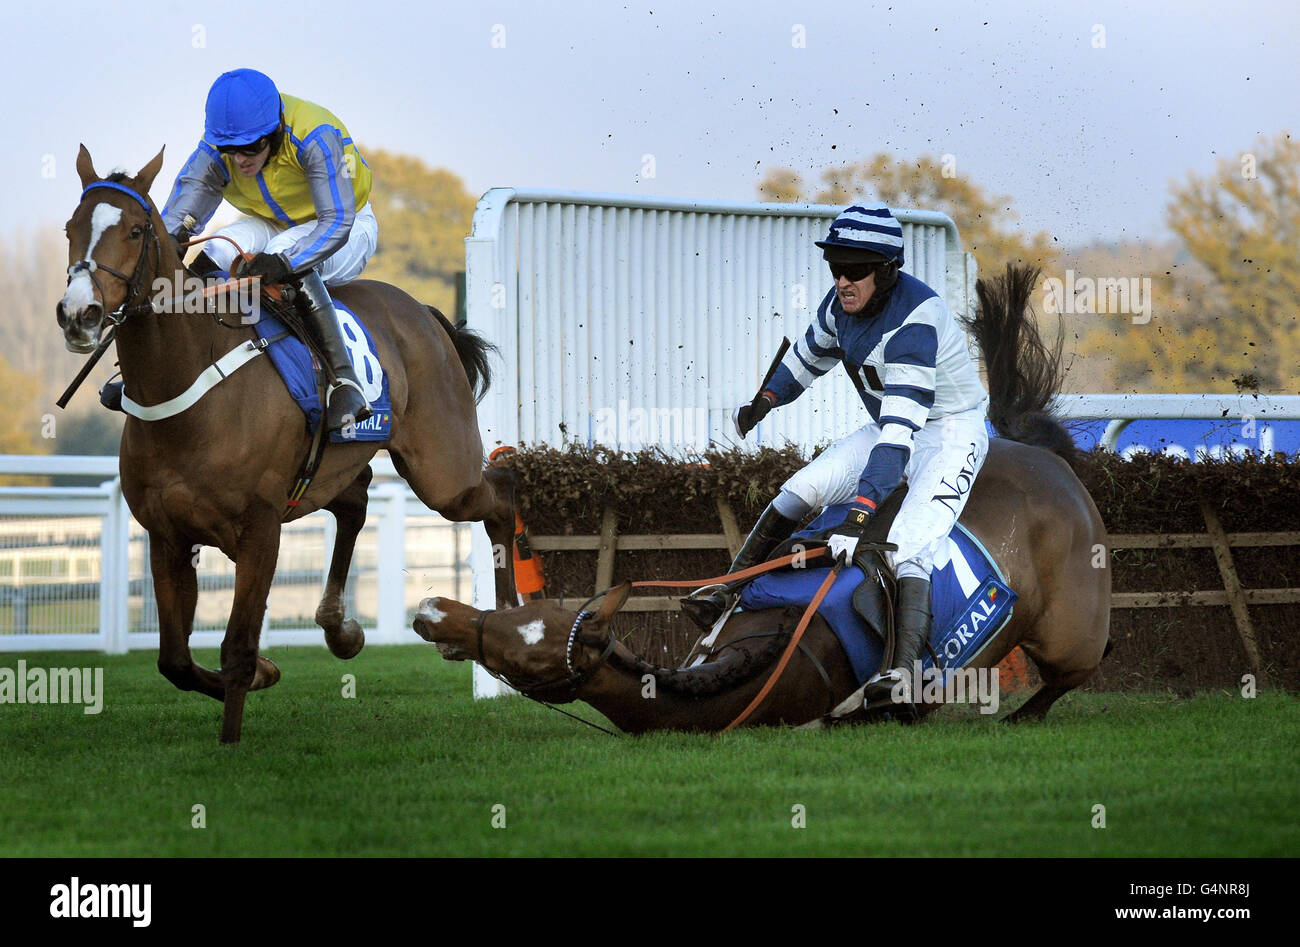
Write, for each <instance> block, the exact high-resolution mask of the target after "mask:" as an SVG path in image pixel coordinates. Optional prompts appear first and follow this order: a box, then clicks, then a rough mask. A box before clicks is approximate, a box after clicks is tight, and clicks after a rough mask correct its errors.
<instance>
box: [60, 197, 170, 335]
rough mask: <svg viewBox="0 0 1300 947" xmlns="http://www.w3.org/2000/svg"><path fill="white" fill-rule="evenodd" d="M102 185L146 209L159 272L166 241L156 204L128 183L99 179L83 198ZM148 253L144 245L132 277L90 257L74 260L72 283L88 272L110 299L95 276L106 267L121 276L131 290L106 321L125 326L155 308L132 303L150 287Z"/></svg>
mask: <svg viewBox="0 0 1300 947" xmlns="http://www.w3.org/2000/svg"><path fill="white" fill-rule="evenodd" d="M101 187H102V188H110V189H112V190H114V191H119V192H121V193H122V194H126V195H127V196H128V197H130V198H132V199H133V200H134V201H135V202H136V203H137V204H139V205H140V206H141V207H143V208H144V214H145V221H146V223H145V228H144V238H145V242H146V243H149V244H151V245H152V249H153V257H154V272H155V273H156V272H157V271H158V267H160V266H162V244H161V242H160V241H159V239H158V233H157V231H156V230H154V226H153V205H152V204H150V203H149V199H148V198H146V197H142V196H140V195H139V194H137V193H136V192H135V191H133V190H131V188H129V187H127V186H126V185H124V184H118V183H117V182H116V181H95V182H94V183H93V184H88V185H86V187H85V189H84V190H83V191H82V192H81V199H82V201H84V200H85V199H86V195H87V194H89V193H90V192H91V191H93V190H94V189H95V188H101ZM147 256H148V251H147V249H146V248H145V247H143V246H142V247H141V248H140V257H139V259H138V260H136V263H135V269H134V270H133V271H132V272H131V275H130V276H127V275H126V274H125V273H122V272H120V271H118V270H115V269H113V268H112V267H111V266H105V265H104V264H103V263H99V262H98V261H96V260H95V259H93V258H87V259H85V260H81V261H79V262H77V263H73V264H72V265H71V266H69V267H68V282H69V283H71V282H72V280H73V279H74V278H75V277H76V276H77V274H79V273H82V272H84V273H85V274H86V275H87V276H89V277H90V282H91V283H92V284H93V285H94V287H95V289H97V290H98V291H99V298H100V299H101V300H102V299H106V298H107V297H106V296H105V295H104V287H102V286H100V285H99V280H98V279H96V278H95V274H96V272H98V271H100V270H103V271H104V272H105V273H107V274H108V275H109V276H114V277H116V278H117V279H120V280H121V281H122V282H123V283H125V284H126V289H127V295H126V297H125V298H124V299H123V300H122V304H121V305H120V306H118V307H117V308H116V309H114V310H113V311H112V312H110V313H108V314H106V315H105V316H104V322H106V323H108V324H109V325H113V326H116V325H121V324H122V323H123V322H124V321H125V320H126V318H127V317H128V316H130V315H131V314H133V313H136V312H144V311H151V310H152V309H153V307H152V306H151V305H150V304H149V303H148V302H144V303H137V304H135V305H131V303H132V301H133V300H135V299H136V297H138V296H139V295H141V293H143V292H144V291H145V288H146V287H145V286H144V274H145V260H146V258H147Z"/></svg>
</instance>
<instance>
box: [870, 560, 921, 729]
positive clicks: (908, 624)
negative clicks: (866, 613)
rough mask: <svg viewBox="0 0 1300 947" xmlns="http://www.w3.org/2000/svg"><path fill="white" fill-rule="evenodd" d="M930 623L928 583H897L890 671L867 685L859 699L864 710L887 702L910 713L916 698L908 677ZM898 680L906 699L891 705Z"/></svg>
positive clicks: (907, 578) (912, 578)
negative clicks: (893, 647)
mask: <svg viewBox="0 0 1300 947" xmlns="http://www.w3.org/2000/svg"><path fill="white" fill-rule="evenodd" d="M931 621H932V619H931V617H930V580H929V579H920V578H917V577H916V576H910V575H909V576H904V577H903V578H901V579H899V580H898V603H897V604H896V605H895V606H894V636H895V641H896V645H895V650H894V667H893V669H892V670H889V671H885V672H884V673H882V674H878V675H876V677H875V678H873V679H872V680H871V681H869V682H868V683H867V686H866V690H865V691H864V692H863V695H862V702H863V705H864V706H868V707H869V706H871V705H872V704H876V703H880V702H888V703H898V704H900V705H904V706H905V707H906V708H907V709H913V710H914V705H915V702H916V699H917V698H918V697H920V695H919V694H913V693H912V675H913V671H914V667H915V664H916V662H917V661H918V660H919V659H920V657H921V648H922V647H923V645H924V643H925V642H926V641H927V640H928V639H929V637H930V627H931ZM900 680H901V681H902V682H903V685H904V689H903V692H902V696H903V697H904V698H906V699H905V700H900V701H895V700H894V696H893V694H894V688H895V686H897V684H898V682H899V681H900ZM904 706H900V707H899V709H900V710H902V709H904Z"/></svg>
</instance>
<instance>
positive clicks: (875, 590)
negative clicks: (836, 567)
mask: <svg viewBox="0 0 1300 947" xmlns="http://www.w3.org/2000/svg"><path fill="white" fill-rule="evenodd" d="M907 489H908V485H907V481H906V480H904V481H903V482H902V483H900V484H899V485H898V486H897V487H896V488H895V489H894V492H893V493H891V494H889V496H888V497H886V498H885V501H884V502H883V503H881V504H880V507H879V509H878V510H877V511H876V514H875V515H874V516H872V517H871V519H870V520H869V521H868V523H867V528H866V530H865V531H864V532H863V534H862V540H861V541H860V542H859V543H858V550H857V553H856V554H855V555H854V557H853V564H854V565H855V566H857V567H858V568H859V569H861V570H862V573H863V575H865V576H866V580H865V581H864V582H862V583H860V584H859V585H858V587H857V589H856V590H854V592H853V610H854V611H856V612H857V613H858V615H859V616H860V617H861V618H862V620H863V621H865V622H866V623H867V627H868V628H870V629H871V630H872V632H873V633H874V634H875V635H876V636H877V637H879V638H880V640H881V642H882V643H883V644H884V645H885V647H886V648H888V647H889V645H890V643H891V642H892V638H893V630H894V610H893V601H894V582H895V579H894V570H893V569H892V568H891V567H890V565H889V562H888V561H887V560H886V559H885V556H884V553H885V552H893V551H895V550H896V549H897V548H898V547H897V546H895V545H894V544H893V543H890V542H888V539H889V530H890V527H892V526H893V525H894V519H895V518H896V517H897V516H898V511H899V510H900V509H901V508H902V506H903V500H905V499H906V498H907ZM834 528H835V527H833V526H831V527H828V528H826V529H824V530H821V531H820V532H818V533H816V534H814V535H812V536H807V535H804V536H801V535H798V534H796V535H794V536H792V537H790V538H789V539H787V540H785V541H783V542H781V543H780V544H779V545H778V546H777V547H776V549H775V550H773V551H772V554H771V555H770V556H768V558H769V559H776V558H779V557H781V556H788V555H790V554H791V553H793V552H796V551H797V548H796V547H798V548H802V549H805V550H806V549H810V548H811V549H816V548H819V547H821V546H825V545H826V541H827V538H828V537H829V536H830V534H831V532H832V531H833V530H834Z"/></svg>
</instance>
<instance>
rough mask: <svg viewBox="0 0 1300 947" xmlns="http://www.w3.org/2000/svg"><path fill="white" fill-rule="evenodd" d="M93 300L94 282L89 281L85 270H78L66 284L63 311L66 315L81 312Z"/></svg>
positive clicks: (88, 275)
mask: <svg viewBox="0 0 1300 947" xmlns="http://www.w3.org/2000/svg"><path fill="white" fill-rule="evenodd" d="M94 301H95V284H94V283H92V282H91V281H90V274H89V273H87V272H86V271H85V270H82V271H81V272H79V273H78V274H77V275H76V276H74V277H73V278H72V282H71V283H69V284H68V288H67V290H66V291H65V292H64V294H63V311H64V312H66V313H67V314H68V315H75V314H76V313H79V312H82V311H84V310H85V308H86V307H87V306H89V305H90V304H91V303H93V302H94Z"/></svg>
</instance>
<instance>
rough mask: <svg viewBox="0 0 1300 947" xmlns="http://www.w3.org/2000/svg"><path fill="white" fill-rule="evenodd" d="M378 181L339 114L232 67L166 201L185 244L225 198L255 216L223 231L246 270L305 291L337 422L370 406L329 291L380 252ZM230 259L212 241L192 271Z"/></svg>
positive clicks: (166, 215) (332, 422)
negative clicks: (373, 194)
mask: <svg viewBox="0 0 1300 947" xmlns="http://www.w3.org/2000/svg"><path fill="white" fill-rule="evenodd" d="M370 184H371V176H370V168H369V167H368V166H367V165H366V162H365V159H363V158H362V157H361V154H360V153H359V152H358V151H357V148H356V145H355V144H354V143H353V141H352V138H351V136H350V135H349V134H348V130H347V129H346V128H345V127H344V125H343V123H342V122H340V121H339V120H338V118H336V117H335V116H334V115H333V113H331V112H329V111H328V110H327V109H324V108H322V107H321V106H319V105H315V104H313V103H311V102H307V101H305V100H303V99H299V98H295V97H294V96H290V95H282V94H281V93H280V92H279V90H277V89H276V87H275V83H274V82H272V81H271V79H270V78H268V77H267V76H265V75H264V74H262V73H260V72H258V71H256V70H254V69H236V70H234V71H232V72H227V73H223V74H222V75H221V76H219V77H218V78H217V80H216V82H214V83H213V84H212V88H211V90H210V91H209V92H208V98H207V105H206V109H205V121H204V127H203V140H202V141H200V142H199V145H198V147H197V148H196V149H195V150H194V153H193V154H191V155H190V157H189V160H187V161H186V162H185V164H184V166H183V167H182V168H181V171H180V174H178V175H177V177H176V183H175V184H174V185H173V186H172V192H171V196H170V197H169V198H168V199H167V203H166V205H164V207H163V210H162V219H163V226H164V227H166V228H167V232H168V233H170V234H171V235H172V237H173V238H175V239H176V241H177V242H178V243H181V242H185V241H187V240H189V239H190V238H191V237H192V236H193V235H194V234H195V233H197V232H201V231H202V229H203V227H204V226H205V225H206V224H207V222H208V220H210V219H211V217H212V215H213V213H214V212H215V211H216V209H217V206H218V205H219V204H220V203H221V200H222V198H225V199H226V200H227V201H229V202H230V203H231V204H232V205H233V206H234V207H235V208H236V209H237V210H239V211H241V212H242V213H244V214H245V215H247V216H245V217H242V218H240V219H239V220H237V221H235V222H234V223H233V224H231V225H230V226H228V227H225V228H223V229H222V230H220V231H219V233H220V234H222V235H224V236H228V237H231V238H232V239H233V240H234V241H235V242H236V243H238V244H239V245H240V247H242V248H243V249H244V251H245V252H248V253H253V254H256V255H255V256H254V257H253V259H252V260H251V261H250V262H248V263H247V264H246V265H244V266H243V268H242V269H239V270H238V271H237V272H238V275H239V276H261V277H262V279H263V281H264V282H268V283H289V284H291V285H294V286H295V287H296V288H297V289H298V292H297V295H296V302H297V303H298V308H299V311H300V312H301V313H302V314H303V317H304V321H305V322H306V324H307V326H308V330H309V331H310V332H311V333H312V336H313V338H314V341H315V342H316V343H317V345H319V347H320V349H321V351H322V352H323V354H324V355H325V357H326V358H327V359H328V361H329V363H330V368H331V369H332V370H333V373H334V376H335V378H336V379H337V384H335V385H334V386H333V387H331V389H330V391H329V393H328V394H327V396H326V403H327V404H326V407H327V410H326V415H327V418H328V420H327V422H326V423H327V426H328V428H329V429H330V430H337V429H339V428H343V427H345V426H346V425H347V423H348V422H349V421H351V422H353V423H359V422H361V421H364V420H365V419H366V418H368V417H369V416H370V414H371V408H370V405H369V404H368V403H367V401H366V398H365V395H364V394H362V391H361V385H360V383H359V382H358V381H357V377H356V373H355V372H354V370H353V368H352V363H351V361H350V360H349V359H348V356H347V351H346V349H345V347H344V342H343V338H342V335H341V332H340V330H339V325H338V319H337V316H336V315H335V312H334V305H333V303H332V302H331V300H330V296H329V293H328V292H327V291H326V289H325V286H326V284H328V285H330V286H340V285H343V284H344V283H348V282H351V281H352V280H354V279H356V278H357V277H358V276H360V275H361V271H362V269H364V267H365V265H366V263H367V261H369V259H370V257H371V256H372V255H373V254H374V252H375V247H376V246H377V244H378V240H379V227H378V224H377V223H376V221H375V215H374V212H373V211H372V210H371V209H370V203H369V197H370ZM234 257H235V249H234V247H233V246H231V245H230V244H229V243H227V242H226V241H224V240H212V241H209V242H208V243H207V244H205V248H204V250H203V253H202V254H200V255H199V258H198V259H197V260H196V261H195V265H194V266H193V267H192V269H193V270H194V271H195V272H197V273H199V275H207V274H208V273H210V272H212V271H215V270H227V271H229V270H230V269H231V266H232V264H233V263H234V262H235V260H234Z"/></svg>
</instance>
